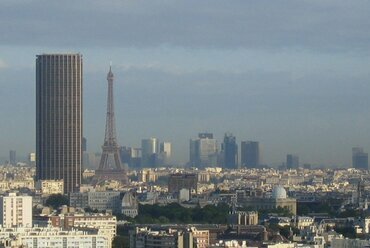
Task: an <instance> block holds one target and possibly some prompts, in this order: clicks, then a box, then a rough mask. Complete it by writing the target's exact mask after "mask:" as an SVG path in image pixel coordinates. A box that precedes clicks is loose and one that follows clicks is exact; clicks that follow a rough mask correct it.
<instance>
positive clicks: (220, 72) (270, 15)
mask: <svg viewBox="0 0 370 248" xmlns="http://www.w3.org/2000/svg"><path fill="white" fill-rule="evenodd" d="M369 13H370V2H368V1H360V0H359V1H322V0H321V1H314V0H310V1H304V0H302V1H296V0H294V1H293V0H291V1H285V0H276V1H264V0H258V1H245V0H240V1H219V0H205V1H193V0H187V1H174V0H162V1H159V0H151V1H141V0H135V1H134V0H128V1H118V0H117V1H63V3H62V2H60V1H31V0H19V1H18V0H15V1H14V0H13V1H11V0H6V1H1V2H0V87H1V91H0V99H1V101H0V113H1V116H2V117H3V118H2V120H1V122H0V156H3V157H5V156H7V153H8V150H9V149H16V150H17V151H18V154H20V155H22V153H23V154H25V153H27V152H30V151H33V150H34V143H35V137H34V136H35V135H34V130H35V127H34V122H35V118H34V114H35V108H34V106H35V80H34V78H35V76H34V60H35V55H36V54H39V53H43V52H65V51H77V52H81V53H82V54H83V56H84V67H85V69H84V72H85V75H84V78H85V80H84V81H85V82H84V91H85V95H84V110H85V113H84V117H85V120H84V125H85V127H84V135H85V136H86V137H87V138H88V142H89V150H90V151H99V150H100V145H101V143H102V140H103V135H104V123H105V120H104V118H105V113H104V112H105V104H106V103H105V101H106V83H105V76H106V72H107V65H108V64H109V61H113V69H114V72H115V75H116V85H115V87H116V105H117V107H116V109H117V122H118V123H117V126H118V133H119V140H120V143H121V144H122V145H132V146H138V145H139V144H140V139H141V138H145V137H149V136H156V137H158V138H160V139H162V140H164V139H166V140H170V141H172V142H173V144H174V150H175V151H174V152H175V154H176V157H175V158H176V160H177V161H179V162H181V163H184V162H186V161H187V158H188V139H189V138H191V137H194V136H196V134H197V133H198V132H201V131H204V130H208V131H211V132H212V131H213V132H214V133H215V134H216V136H217V138H218V139H219V140H220V141H221V139H222V136H223V133H224V132H226V131H231V132H233V133H234V134H235V135H236V136H237V139H238V141H241V140H248V139H253V140H259V141H260V142H261V143H262V144H263V147H264V154H263V157H264V162H265V163H269V164H278V163H280V162H282V161H283V160H284V158H285V155H286V153H297V154H299V155H300V157H301V161H302V162H308V163H313V164H328V165H349V163H350V156H351V147H352V146H356V145H359V146H363V147H364V148H365V150H367V151H370V137H369V133H370V113H369V112H370V111H369V106H370V81H369V79H370V76H369V75H370V74H369V68H370V63H369V62H370V59H369V54H370V53H369V52H370V42H369V41H370V32H369V30H370V15H369ZM97 130H101V132H97Z"/></svg>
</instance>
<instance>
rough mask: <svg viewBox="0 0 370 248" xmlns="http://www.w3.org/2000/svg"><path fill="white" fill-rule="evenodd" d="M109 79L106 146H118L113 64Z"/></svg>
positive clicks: (110, 68)
mask: <svg viewBox="0 0 370 248" xmlns="http://www.w3.org/2000/svg"><path fill="white" fill-rule="evenodd" d="M107 80H108V98H107V119H106V123H105V139H104V146H111V147H118V144H117V134H116V119H115V115H114V99H113V80H114V75H113V72H112V66H110V67H109V72H108V75H107Z"/></svg>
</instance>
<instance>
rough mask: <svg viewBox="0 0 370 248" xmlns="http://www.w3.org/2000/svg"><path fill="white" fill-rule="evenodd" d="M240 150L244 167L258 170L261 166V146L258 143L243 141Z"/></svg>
mask: <svg viewBox="0 0 370 248" xmlns="http://www.w3.org/2000/svg"><path fill="white" fill-rule="evenodd" d="M240 150H241V152H240V153H241V154H240V155H241V165H242V166H243V167H247V168H258V167H259V166H260V164H261V161H260V160H261V155H260V145H259V143H258V142H257V141H242V143H241V149H240Z"/></svg>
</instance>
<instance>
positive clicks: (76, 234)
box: [0, 227, 112, 248]
mask: <svg viewBox="0 0 370 248" xmlns="http://www.w3.org/2000/svg"><path fill="white" fill-rule="evenodd" d="M0 246H3V247H33V248H49V247H53V248H65V247H84V248H111V247H112V244H111V240H110V237H109V236H107V235H103V234H99V233H97V231H96V230H89V231H80V230H68V231H67V230H63V229H62V228H56V227H34V228H0Z"/></svg>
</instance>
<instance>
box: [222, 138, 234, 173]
mask: <svg viewBox="0 0 370 248" xmlns="http://www.w3.org/2000/svg"><path fill="white" fill-rule="evenodd" d="M222 153H223V164H224V167H225V168H228V169H237V168H238V145H237V144H236V138H235V136H233V135H232V134H231V133H226V134H225V136H224V143H222Z"/></svg>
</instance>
